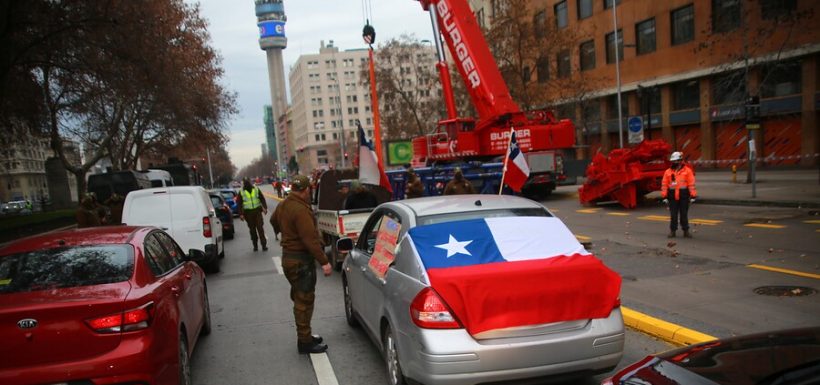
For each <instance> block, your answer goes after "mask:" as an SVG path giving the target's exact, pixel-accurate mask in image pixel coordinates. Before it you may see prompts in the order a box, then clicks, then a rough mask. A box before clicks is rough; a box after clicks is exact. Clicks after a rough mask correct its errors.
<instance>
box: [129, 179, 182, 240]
mask: <svg viewBox="0 0 820 385" xmlns="http://www.w3.org/2000/svg"><path fill="white" fill-rule="evenodd" d="M170 196H171V194H170V193H169V191H168V189H153V191H152V192H151V193H150V194H146V193H134V194H129V196H128V197H127V198H126V202H127V203H128V204H126V205H125V210H126V212H123V214H122V220H123V222H124V223H126V224H128V225H129V226H156V227H159V228H161V229H163V230H166V231H168V230H169V229H171V228H172V227H173V226H172V223H171V210H170V206H171V202H170V199H171V198H170Z"/></svg>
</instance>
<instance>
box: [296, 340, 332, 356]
mask: <svg viewBox="0 0 820 385" xmlns="http://www.w3.org/2000/svg"><path fill="white" fill-rule="evenodd" d="M296 347H297V348H298V349H299V354H310V353H324V352H325V351H327V345H325V344H320V343H316V342H309V343H301V342H297V343H296Z"/></svg>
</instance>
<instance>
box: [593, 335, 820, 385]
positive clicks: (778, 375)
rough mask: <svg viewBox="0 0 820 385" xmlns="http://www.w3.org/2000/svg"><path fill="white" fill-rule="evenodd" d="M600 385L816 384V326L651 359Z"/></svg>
mask: <svg viewBox="0 0 820 385" xmlns="http://www.w3.org/2000/svg"><path fill="white" fill-rule="evenodd" d="M601 384H602V385H615V384H623V385H627V384H640V385H730V384H767V385H774V384H790V385H801V384H805V385H809V384H820V327H812V328H804V329H792V330H780V331H773V332H766V333H756V334H750V335H745V336H738V337H732V338H726V339H719V340H715V341H709V342H704V343H701V344H696V345H691V346H686V347H683V348H680V349H675V350H670V351H668V352H664V353H660V354H652V355H649V356H646V357H645V358H644V359H642V360H640V361H638V362H635V363H633V364H631V365H629V366H627V367H625V368H623V369H621V370H620V371H619V372H618V373H616V374H615V375H614V376H612V377H610V378H607V379H605V380H604V381H603V382H601Z"/></svg>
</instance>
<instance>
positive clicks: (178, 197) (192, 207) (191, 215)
mask: <svg viewBox="0 0 820 385" xmlns="http://www.w3.org/2000/svg"><path fill="white" fill-rule="evenodd" d="M195 199H196V198H195V197H194V195H192V194H171V216H172V217H173V218H174V221H179V220H186V219H197V218H199V217H202V216H203V213H202V212H201V211H200V210H199V209H197V205H196V202H195V201H194V200H195Z"/></svg>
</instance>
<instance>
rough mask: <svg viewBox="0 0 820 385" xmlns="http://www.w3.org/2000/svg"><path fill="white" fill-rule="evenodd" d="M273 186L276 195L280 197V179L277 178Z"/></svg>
mask: <svg viewBox="0 0 820 385" xmlns="http://www.w3.org/2000/svg"><path fill="white" fill-rule="evenodd" d="M273 188H274V189H275V190H276V196H277V197H279V198H282V181H281V180H279V179H277V180H276V182H274V186H273Z"/></svg>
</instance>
